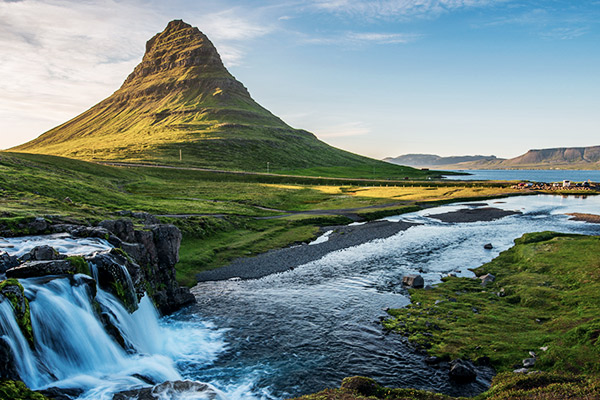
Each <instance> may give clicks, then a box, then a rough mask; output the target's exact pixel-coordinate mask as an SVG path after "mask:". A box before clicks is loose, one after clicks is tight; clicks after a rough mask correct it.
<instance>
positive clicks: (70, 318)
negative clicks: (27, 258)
mask: <svg viewBox="0 0 600 400" xmlns="http://www.w3.org/2000/svg"><path fill="white" fill-rule="evenodd" d="M47 238H51V239H52V241H53V244H54V245H56V246H57V247H60V246H62V248H69V250H71V251H70V253H71V254H85V250H94V251H98V250H106V247H105V246H106V243H105V242H104V241H102V240H100V239H97V240H96V239H85V241H84V243H83V246H84V249H85V250H84V251H82V249H81V248H78V247H77V241H76V240H74V239H72V238H63V237H56V236H52V237H47ZM24 239H25V240H24V241H23V242H22V243H20V242H19V241H18V240H17V239H11V247H9V248H8V249H9V250H10V251H9V253H11V252H12V253H13V254H23V250H22V249H21V248H20V247H21V244H22V245H23V247H27V248H29V247H32V246H31V243H35V245H39V244H45V243H44V240H43V237H42V238H41V239H38V238H36V237H28V238H24ZM63 240H64V242H63ZM94 240H96V241H94ZM103 247H104V248H103ZM67 254H68V253H67ZM122 270H123V272H124V274H125V277H126V278H127V279H129V281H131V277H130V276H129V274H128V272H127V268H125V267H124V266H122ZM92 271H94V268H93V266H92ZM19 282H20V283H21V284H22V285H23V287H24V289H25V296H26V297H27V299H28V300H29V305H30V310H31V324H32V329H33V333H34V346H33V349H32V348H31V347H30V346H29V343H28V342H27V340H26V339H25V337H24V335H23V333H22V332H21V330H20V328H19V325H18V324H17V321H16V319H15V315H14V311H13V308H12V304H11V302H10V301H8V300H5V301H2V302H1V303H0V336H1V337H2V338H3V339H4V340H5V341H6V342H7V343H8V344H9V346H10V348H11V349H12V351H13V354H14V355H15V357H14V358H15V364H16V365H15V366H16V369H17V371H18V373H19V375H20V376H21V378H22V380H23V381H24V382H25V383H26V384H27V386H29V387H30V388H32V389H44V388H49V387H61V388H77V389H82V390H83V393H82V395H81V396H80V397H79V399H81V400H88V399H89V400H91V399H94V400H110V399H112V396H113V394H114V393H116V392H118V391H122V390H129V389H132V388H140V387H145V386H148V385H149V384H150V383H154V384H158V383H162V382H165V381H177V380H182V379H184V378H185V377H182V375H181V374H180V372H179V371H178V370H177V367H176V365H175V362H174V361H173V360H174V359H178V358H181V357H184V358H185V356H186V355H189V356H190V357H193V358H195V359H197V360H204V362H206V363H210V362H212V361H213V360H214V359H215V358H216V356H217V354H218V353H220V352H221V351H222V350H223V349H224V347H225V345H224V343H223V340H222V337H221V336H220V335H219V334H217V335H216V336H215V333H214V331H212V332H208V333H207V330H202V329H197V328H198V327H197V326H194V327H191V326H186V327H184V328H182V327H175V328H173V329H171V328H170V327H165V326H162V325H161V324H160V321H159V315H158V312H157V311H156V308H155V307H154V305H153V304H152V301H151V300H150V299H149V298H148V297H147V296H144V297H143V298H142V299H141V300H140V302H139V305H138V308H137V310H136V311H135V312H133V313H129V312H128V311H127V310H126V309H125V308H124V306H123V305H122V303H121V302H120V301H119V300H118V299H117V298H115V297H114V296H113V295H112V294H110V293H108V292H106V291H104V290H102V289H100V288H97V291H96V294H95V296H93V294H92V290H91V287H90V278H89V277H87V276H85V275H81V274H78V275H74V276H64V277H60V276H58V277H57V276H53V277H40V278H29V279H20V280H19ZM92 284H93V283H92ZM130 286H131V288H133V284H131V285H130ZM100 313H101V314H102V315H104V318H105V319H108V321H109V325H111V326H112V327H114V329H113V330H110V331H111V332H112V333H113V334H116V335H118V336H119V337H120V339H122V342H123V344H124V346H123V347H122V346H121V345H119V344H118V341H117V340H115V337H114V336H111V334H109V332H107V328H106V326H105V325H104V324H103V322H102V320H101V319H100V317H99V315H100ZM104 322H106V320H104ZM113 331H114V332H113ZM117 331H118V332H117ZM192 332H194V333H193V334H192ZM125 349H127V350H125ZM186 353H187V354H186ZM178 398H185V394H183V397H182V396H179V397H178Z"/></svg>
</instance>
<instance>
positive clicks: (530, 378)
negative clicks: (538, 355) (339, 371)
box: [295, 372, 600, 400]
mask: <svg viewBox="0 0 600 400" xmlns="http://www.w3.org/2000/svg"><path fill="white" fill-rule="evenodd" d="M598 398H600V381H599V380H598V379H596V378H593V377H575V376H568V375H560V374H552V373H539V374H529V375H524V374H513V373H510V372H509V373H502V374H499V375H496V376H495V377H494V379H493V381H492V385H491V387H490V389H489V390H488V391H486V392H484V393H482V394H480V395H478V396H476V397H473V398H468V397H451V396H446V395H443V394H439V393H432V392H428V391H425V390H415V389H391V388H386V387H383V386H380V385H379V384H378V383H377V382H375V381H374V380H373V379H369V378H364V377H360V376H356V377H352V378H345V379H344V380H343V381H342V385H341V387H340V388H339V389H326V390H323V391H321V392H319V393H315V394H311V395H306V396H302V397H298V398H296V399H295V400H367V399H369V400H373V399H381V400H459V399H461V400H466V399H470V400H529V399H535V400H563V399H578V400H595V399H598Z"/></svg>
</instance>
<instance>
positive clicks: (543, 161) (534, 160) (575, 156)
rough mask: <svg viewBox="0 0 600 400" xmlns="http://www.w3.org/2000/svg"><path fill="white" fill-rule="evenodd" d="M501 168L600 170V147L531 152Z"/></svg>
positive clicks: (502, 164)
mask: <svg viewBox="0 0 600 400" xmlns="http://www.w3.org/2000/svg"><path fill="white" fill-rule="evenodd" d="M500 166H501V167H502V168H516V167H519V168H526V167H532V168H561V167H564V168H578V169H600V146H591V147H560V148H555V149H540V150H529V151H528V152H527V153H525V154H523V155H521V156H518V157H515V158H511V159H508V160H505V161H503V162H502V163H501V164H500Z"/></svg>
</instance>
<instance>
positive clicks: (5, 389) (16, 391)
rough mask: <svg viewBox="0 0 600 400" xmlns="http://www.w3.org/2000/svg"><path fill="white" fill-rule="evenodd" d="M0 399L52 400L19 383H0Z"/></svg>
mask: <svg viewBox="0 0 600 400" xmlns="http://www.w3.org/2000/svg"><path fill="white" fill-rule="evenodd" d="M0 399H7V400H8V399H11V400H52V399H50V398H48V397H46V396H44V395H42V394H40V393H37V392H34V391H33V390H31V389H29V388H28V387H27V386H26V385H25V384H24V383H23V382H21V381H0Z"/></svg>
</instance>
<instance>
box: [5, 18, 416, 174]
mask: <svg viewBox="0 0 600 400" xmlns="http://www.w3.org/2000/svg"><path fill="white" fill-rule="evenodd" d="M11 150H12V151H20V152H27V153H42V154H51V155H58V156H64V157H70V158H79V159H84V160H101V161H126V162H144V163H156V164H170V165H185V166H196V167H208V168H218V169H229V170H232V169H235V170H243V171H265V166H266V164H267V163H269V165H270V168H271V171H273V170H288V171H290V170H291V171H300V172H301V171H302V170H309V169H310V170H311V171H312V172H313V173H317V171H318V173H319V174H320V173H321V171H323V169H322V168H327V167H335V168H343V169H345V170H348V169H349V168H352V169H353V170H364V171H368V174H369V176H367V177H370V175H371V174H372V172H373V171H379V172H380V173H381V174H385V176H390V177H394V176H396V177H397V176H411V177H419V176H425V174H423V172H422V171H416V170H414V169H412V168H407V167H393V168H391V169H390V165H389V164H387V163H384V162H382V161H379V160H374V159H371V158H367V157H363V156H359V155H356V154H353V153H350V152H347V151H343V150H340V149H337V148H334V147H331V146H329V145H327V144H326V143H323V142H321V141H320V140H318V139H317V138H316V137H315V136H314V135H313V134H312V133H310V132H307V131H305V130H301V129H294V128H292V127H290V126H289V125H287V124H286V123H285V122H283V121H282V120H281V119H279V118H278V117H276V116H275V115H273V114H271V113H270V112H269V111H268V110H267V109H265V108H263V107H262V106H260V105H259V104H258V103H257V102H255V101H254V100H253V99H252V97H250V94H249V93H248V90H247V89H246V88H245V87H244V85H243V84H242V83H240V82H239V81H237V80H236V79H235V78H234V77H233V76H232V75H231V74H230V73H229V71H227V69H226V68H225V66H224V65H223V63H222V61H221V57H220V56H219V54H218V52H217V50H216V48H215V47H214V45H213V44H212V43H211V42H210V40H209V39H208V38H207V37H206V36H205V35H204V34H203V33H202V32H200V31H199V30H198V28H195V27H192V26H190V25H188V24H186V23H185V22H183V21H181V20H175V21H171V22H169V24H168V26H167V27H166V29H165V30H164V31H163V32H160V33H158V34H156V35H155V36H154V37H153V38H152V39H150V40H149V41H148V42H147V44H146V52H145V54H144V57H143V59H142V62H141V63H140V64H139V65H138V66H137V67H136V68H135V69H134V71H133V72H132V73H131V74H130V75H129V77H127V79H126V80H125V82H124V83H123V85H122V86H121V87H120V88H119V89H118V90H117V91H116V92H115V93H113V94H112V95H111V96H110V97H108V98H107V99H105V100H103V101H101V102H100V103H98V104H96V105H95V106H93V107H92V108H90V109H89V110H87V111H85V112H84V113H82V114H80V115H78V116H77V117H75V118H73V119H71V120H70V121H68V122H65V123H64V124H62V125H60V126H58V127H56V128H54V129H52V130H50V131H48V132H46V133H44V134H42V135H41V136H39V137H38V138H36V139H34V140H32V141H30V142H28V143H25V144H23V145H20V146H17V147H15V148H13V149H11ZM180 157H181V160H180ZM318 168H321V169H320V170H318ZM323 174H324V175H326V173H323Z"/></svg>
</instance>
